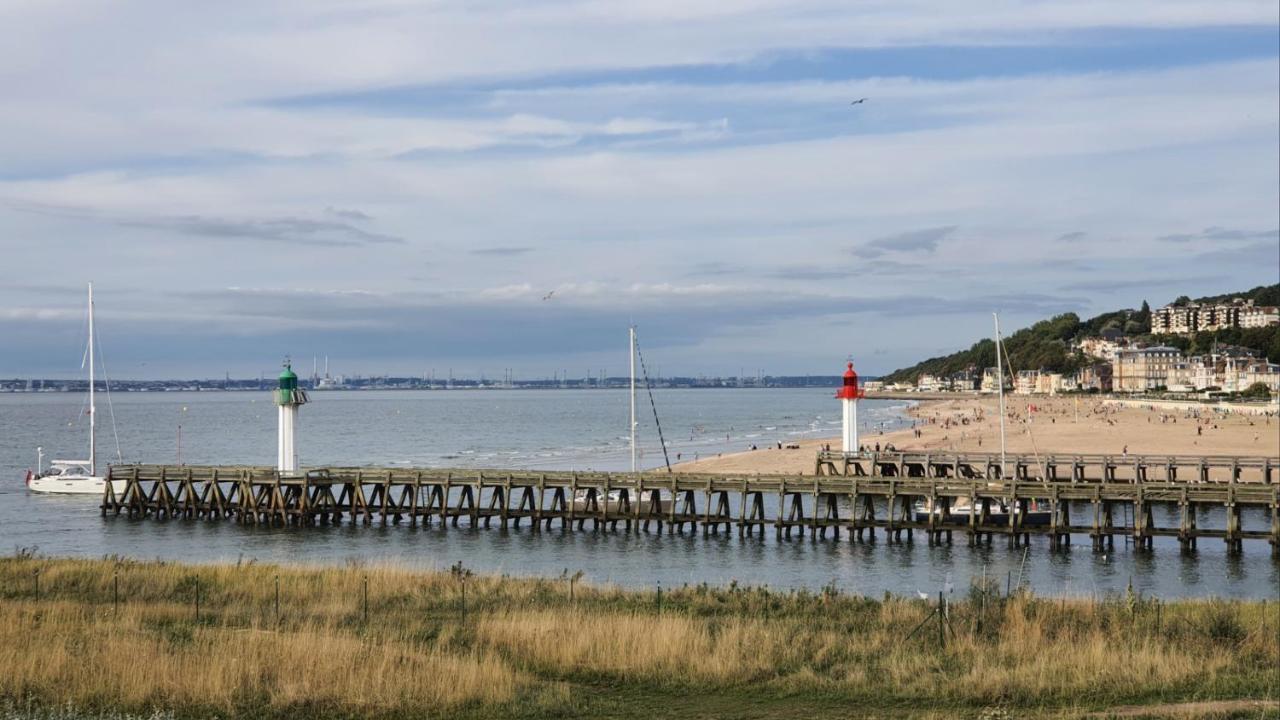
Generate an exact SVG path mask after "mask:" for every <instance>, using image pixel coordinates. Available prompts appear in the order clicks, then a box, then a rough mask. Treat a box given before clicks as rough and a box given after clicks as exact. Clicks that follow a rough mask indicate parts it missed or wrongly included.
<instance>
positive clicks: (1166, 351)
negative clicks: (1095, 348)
mask: <svg viewBox="0 0 1280 720" xmlns="http://www.w3.org/2000/svg"><path fill="white" fill-rule="evenodd" d="M1180 357H1181V353H1180V352H1179V351H1178V349H1177V348H1172V347H1168V346H1165V345H1159V346H1156V347H1148V348H1133V349H1128V350H1121V351H1120V352H1118V353H1116V359H1115V362H1114V363H1112V365H1113V368H1112V387H1113V389H1114V390H1115V391H1116V392H1122V393H1140V392H1147V391H1149V390H1155V389H1157V388H1162V387H1165V386H1166V383H1167V382H1168V377H1169V368H1170V367H1172V366H1173V364H1174V363H1176V362H1178V360H1179V359H1180Z"/></svg>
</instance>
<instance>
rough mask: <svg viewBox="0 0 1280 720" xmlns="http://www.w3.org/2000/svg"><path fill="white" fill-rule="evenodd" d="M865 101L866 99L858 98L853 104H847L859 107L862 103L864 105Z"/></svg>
mask: <svg viewBox="0 0 1280 720" xmlns="http://www.w3.org/2000/svg"><path fill="white" fill-rule="evenodd" d="M866 101H867V99H866V98H858V99H857V100H854V101H853V102H851V103H849V104H850V105H861V104H862V103H864V102H866Z"/></svg>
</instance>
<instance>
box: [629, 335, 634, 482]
mask: <svg viewBox="0 0 1280 720" xmlns="http://www.w3.org/2000/svg"><path fill="white" fill-rule="evenodd" d="M629 330H630V332H629V333H628V337H629V338H630V340H631V358H630V363H631V472H635V471H636V327H635V326H634V325H632V326H631V327H630V328H629Z"/></svg>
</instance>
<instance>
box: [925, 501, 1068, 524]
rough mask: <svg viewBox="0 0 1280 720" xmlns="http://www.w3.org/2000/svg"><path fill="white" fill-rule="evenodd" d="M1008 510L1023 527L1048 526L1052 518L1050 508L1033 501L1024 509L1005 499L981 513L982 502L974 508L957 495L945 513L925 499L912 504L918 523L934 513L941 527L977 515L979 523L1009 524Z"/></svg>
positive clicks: (966, 520)
mask: <svg viewBox="0 0 1280 720" xmlns="http://www.w3.org/2000/svg"><path fill="white" fill-rule="evenodd" d="M1010 513H1012V514H1013V515H1014V517H1016V518H1017V520H1018V524H1019V525H1021V526H1023V527H1042V526H1045V525H1048V524H1049V522H1050V519H1051V518H1050V515H1049V511H1048V510H1045V509H1043V508H1041V507H1039V506H1038V505H1036V504H1035V503H1032V504H1030V505H1028V506H1027V509H1026V510H1023V509H1022V508H1020V507H1018V506H1017V505H1014V506H1012V507H1011V506H1009V505H1008V504H1007V503H1004V502H992V503H991V504H990V505H988V506H987V509H986V511H985V513H984V511H983V509H982V505H981V503H979V504H978V506H977V507H974V506H973V505H972V504H970V502H969V500H968V499H967V498H956V499H955V502H954V503H952V505H951V507H949V508H947V511H946V514H945V515H944V514H943V511H942V507H941V506H940V505H939V506H934V505H931V504H930V503H929V502H928V501H921V502H919V503H917V504H916V506H915V521H916V522H920V523H925V522H929V516H930V515H934V516H935V517H936V518H937V524H938V525H941V526H943V527H967V526H968V525H969V519H970V518H971V517H972V516H974V515H977V516H978V523H979V524H982V525H1008V524H1009V514H1010Z"/></svg>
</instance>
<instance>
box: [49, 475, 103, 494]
mask: <svg viewBox="0 0 1280 720" xmlns="http://www.w3.org/2000/svg"><path fill="white" fill-rule="evenodd" d="M113 482H114V483H115V490H116V492H124V482H123V481H121V480H116V481H113ZM106 487H107V479H106V478H101V477H89V476H74V477H66V476H59V475H46V476H44V477H33V478H31V479H30V480H28V481H27V489H28V490H30V491H31V492H38V493H46V494H51V495H102V494H103V491H105V490H106Z"/></svg>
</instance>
